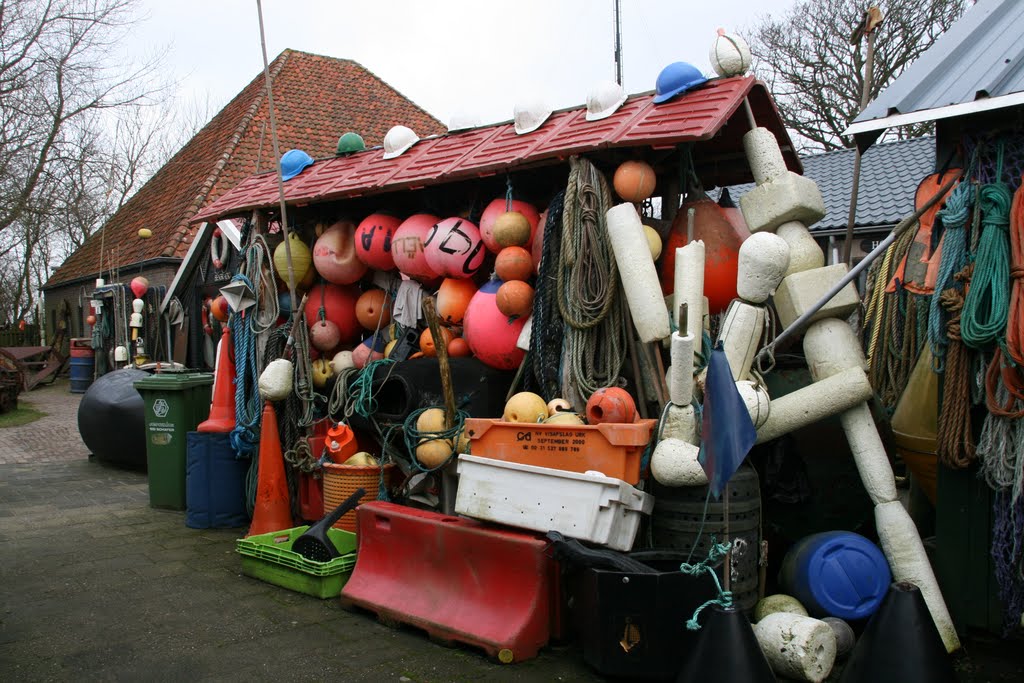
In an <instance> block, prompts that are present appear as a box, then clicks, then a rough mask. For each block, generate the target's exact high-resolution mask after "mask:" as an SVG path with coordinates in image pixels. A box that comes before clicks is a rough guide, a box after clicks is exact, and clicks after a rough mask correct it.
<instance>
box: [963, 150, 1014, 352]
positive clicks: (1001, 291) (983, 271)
mask: <svg viewBox="0 0 1024 683" xmlns="http://www.w3.org/2000/svg"><path fill="white" fill-rule="evenodd" d="M999 151H1000V153H1002V147H1000V150H999ZM1000 166H1002V164H1001V163H1000ZM1011 201H1012V196H1011V195H1010V188H1009V187H1007V186H1006V184H1005V183H992V184H989V185H985V186H984V187H982V188H981V198H980V204H981V209H982V216H983V217H982V219H981V226H982V231H981V240H980V242H979V243H978V251H977V254H976V255H975V260H974V274H973V275H972V276H971V286H970V287H969V288H968V290H967V298H966V299H965V300H964V309H963V314H962V315H961V318H960V333H961V337H962V339H963V341H964V344H966V345H967V346H969V347H971V348H972V349H979V350H981V349H986V348H989V347H991V345H992V344H993V343H995V342H996V341H997V340H999V339H1001V338H1002V336H1003V332H1004V331H1005V330H1006V319H1007V317H1008V316H1009V313H1010V236H1009V226H1010V203H1011Z"/></svg>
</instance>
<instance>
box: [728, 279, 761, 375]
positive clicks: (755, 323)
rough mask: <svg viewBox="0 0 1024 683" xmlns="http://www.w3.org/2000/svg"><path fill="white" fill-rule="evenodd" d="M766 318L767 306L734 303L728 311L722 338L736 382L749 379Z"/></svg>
mask: <svg viewBox="0 0 1024 683" xmlns="http://www.w3.org/2000/svg"><path fill="white" fill-rule="evenodd" d="M764 316H765V311H764V307H762V306H754V305H753V304H748V303H746V302H744V301H740V300H739V299H735V300H733V302H732V303H731V304H729V308H728V309H727V310H726V312H725V319H724V320H723V321H722V329H721V330H720V331H719V333H718V338H719V340H721V342H722V348H723V349H724V350H725V357H726V358H728V359H729V369H730V370H732V378H733V379H734V380H740V379H747V377H748V376H749V375H750V366H751V364H753V362H754V356H755V355H756V353H757V347H758V346H759V344H760V342H761V335H763V334H764Z"/></svg>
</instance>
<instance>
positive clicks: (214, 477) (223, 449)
mask: <svg viewBox="0 0 1024 683" xmlns="http://www.w3.org/2000/svg"><path fill="white" fill-rule="evenodd" d="M230 437H231V435H230V434H229V433H218V432H189V433H188V452H187V456H186V461H185V501H186V509H185V526H187V527H191V528H192V529H229V528H236V527H243V526H246V525H247V524H248V523H249V514H248V512H247V511H246V507H245V479H246V474H247V473H248V470H249V462H250V461H249V460H248V459H244V460H240V459H238V458H236V457H235V450H234V449H233V448H232V447H231V438H230Z"/></svg>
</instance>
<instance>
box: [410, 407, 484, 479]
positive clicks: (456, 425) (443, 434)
mask: <svg viewBox="0 0 1024 683" xmlns="http://www.w3.org/2000/svg"><path fill="white" fill-rule="evenodd" d="M433 407H435V408H438V407H440V406H433ZM441 409H442V410H443V408H441ZM428 410H430V407H427V408H419V409H417V410H414V411H412V412H411V413H409V415H408V417H406V418H405V423H404V424H403V425H402V433H403V437H404V438H405V447H406V448H407V449H408V451H409V458H410V460H412V465H413V467H415V468H416V469H418V470H419V471H420V472H435V471H437V470H439V469H442V468H443V467H444V466H445V465H447V464H448V463H449V462H451V459H452V458H454V457H455V456H456V455H458V453H457V451H458V448H457V446H458V439H459V436H460V435H461V434H462V429H463V427H464V425H465V423H466V418H467V417H469V414H468V413H466V412H465V411H464V410H457V411H455V420H454V421H453V423H452V426H451V427H449V428H448V429H441V430H438V431H420V430H419V428H418V427H417V425H416V423H417V422H418V420H419V418H420V415H422V414H423V413H425V412H427V411H428ZM435 439H442V440H444V441H448V442H449V443H451V445H452V452H451V455H449V456H448V457H447V458H445V460H444V462H442V463H440V464H438V465H436V466H435V467H427V466H426V465H424V464H423V463H421V462H420V461H419V458H417V457H416V447H417V446H419V445H420V444H421V443H423V442H425V441H434V440H435Z"/></svg>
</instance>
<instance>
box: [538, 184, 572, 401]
mask: <svg viewBox="0 0 1024 683" xmlns="http://www.w3.org/2000/svg"><path fill="white" fill-rule="evenodd" d="M564 207H565V190H562V191H561V192H559V193H558V194H557V195H555V198H554V199H552V200H551V203H550V204H548V217H547V222H546V223H545V225H544V238H543V239H544V243H543V249H542V254H541V259H540V268H539V269H538V272H537V289H536V296H535V297H534V300H533V328H532V329H533V331H532V333H531V334H530V354H529V357H530V364H531V369H532V370H533V380H534V383H535V384H536V388H537V389H538V390H539V391H538V392H537V393H539V394H541V395H542V396H557V395H559V394H560V393H561V365H562V341H563V338H564V335H565V331H564V327H565V325H564V324H563V322H562V313H561V311H560V310H559V294H558V291H559V290H558V272H559V270H560V268H561V263H560V258H561V253H562V214H563V210H564Z"/></svg>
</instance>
